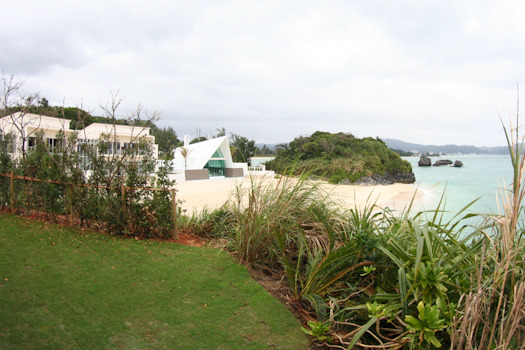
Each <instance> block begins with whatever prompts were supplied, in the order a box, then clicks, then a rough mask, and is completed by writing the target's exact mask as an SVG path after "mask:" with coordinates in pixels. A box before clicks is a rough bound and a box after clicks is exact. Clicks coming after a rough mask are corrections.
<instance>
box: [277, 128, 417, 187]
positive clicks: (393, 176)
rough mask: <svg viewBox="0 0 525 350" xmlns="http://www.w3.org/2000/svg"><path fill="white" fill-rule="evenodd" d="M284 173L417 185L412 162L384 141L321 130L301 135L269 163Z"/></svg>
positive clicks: (336, 180)
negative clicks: (383, 180) (391, 148)
mask: <svg viewBox="0 0 525 350" xmlns="http://www.w3.org/2000/svg"><path fill="white" fill-rule="evenodd" d="M267 167H268V168H269V169H272V170H275V171H276V172H278V173H280V174H284V173H289V172H290V169H293V171H292V172H291V173H292V174H293V175H298V174H301V173H308V174H309V175H311V176H317V177H320V178H325V179H327V180H328V181H330V182H331V183H340V182H344V181H349V182H351V183H355V182H356V181H358V180H359V179H362V178H365V177H372V176H376V177H377V176H379V177H381V178H383V179H385V181H387V182H388V181H394V182H407V183H413V182H414V181H415V178H414V176H413V173H412V166H411V165H410V163H409V162H407V161H405V160H403V159H401V157H400V156H399V155H398V154H397V153H395V152H394V151H392V150H390V149H389V148H388V147H387V146H386V145H385V143H384V142H383V141H381V140H380V139H374V138H371V137H366V138H363V139H359V138H356V137H354V136H353V135H352V134H347V133H342V132H340V133H337V134H331V133H328V132H320V131H317V132H315V133H313V134H312V135H311V136H306V137H305V136H301V137H298V138H296V139H294V140H293V141H292V142H290V143H289V144H288V145H283V146H282V147H280V148H279V150H278V153H277V157H276V158H275V159H274V160H273V161H271V162H269V163H267Z"/></svg>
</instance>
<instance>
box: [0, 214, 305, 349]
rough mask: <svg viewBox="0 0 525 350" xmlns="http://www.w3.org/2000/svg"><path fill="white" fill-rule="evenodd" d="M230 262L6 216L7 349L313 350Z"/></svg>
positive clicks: (1, 343) (3, 320)
mask: <svg viewBox="0 0 525 350" xmlns="http://www.w3.org/2000/svg"><path fill="white" fill-rule="evenodd" d="M307 347H308V339H307V338H306V337H305V336H304V334H303V333H302V332H301V330H300V324H299V322H298V321H297V320H296V319H295V318H294V317H293V316H292V315H291V313H290V312H288V311H287V310H286V309H285V308H284V307H283V306H282V305H281V304H280V303H279V302H278V301H277V300H275V299H274V298H272V297H271V296H270V295H269V294H268V293H267V292H266V291H265V290H264V289H263V288H262V287H260V286H259V285H258V284H257V283H256V282H255V281H253V280H252V279H251V278H250V276H249V274H248V272H247V271H246V269H245V268H244V267H243V266H242V265H239V264H238V263H237V262H236V261H235V260H234V259H232V258H231V257H230V256H229V255H228V254H227V253H224V252H222V251H220V250H218V249H214V248H195V247H187V246H181V245H177V244H173V243H171V244H170V243H163V242H153V241H135V240H132V239H122V238H118V237H111V236H107V235H103V234H96V233H88V232H82V231H80V230H77V229H69V228H64V227H59V226H56V225H52V224H48V223H41V222H35V221H32V220H29V219H26V218H21V217H16V216H13V215H8V214H3V213H0V348H1V349H5V348H7V349H11V348H16V349H37V348H38V349H46V348H47V349H106V348H107V349H112V348H122V349H267V348H280V349H305V348H307Z"/></svg>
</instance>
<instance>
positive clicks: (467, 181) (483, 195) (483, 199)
mask: <svg viewBox="0 0 525 350" xmlns="http://www.w3.org/2000/svg"><path fill="white" fill-rule="evenodd" d="M403 159H406V160H408V161H409V162H410V163H411V164H412V169H413V172H414V175H415V176H416V183H415V185H416V186H419V188H421V189H422V190H423V191H424V192H425V198H424V200H423V202H422V207H416V209H424V210H432V209H435V208H437V206H438V203H439V200H440V199H441V196H442V195H443V194H444V209H445V210H446V211H447V212H450V214H448V217H451V216H452V215H453V214H454V213H457V212H458V211H460V210H461V209H462V208H464V207H465V206H466V205H467V204H469V203H470V202H472V201H474V200H476V202H475V203H474V204H473V205H472V206H471V207H469V208H468V210H467V212H469V213H478V214H493V213H498V199H497V198H498V197H499V196H500V195H499V189H500V188H501V187H502V186H505V187H506V188H509V186H510V185H511V183H512V165H511V161H510V157H509V156H508V155H507V156H491V155H465V156H443V157H431V159H432V164H433V163H434V162H435V161H436V160H438V159H450V160H451V161H452V162H454V161H456V160H460V161H462V162H463V167H461V168H454V167H451V166H442V167H434V166H430V167H420V166H418V165H417V162H418V161H419V157H403ZM500 204H501V203H500Z"/></svg>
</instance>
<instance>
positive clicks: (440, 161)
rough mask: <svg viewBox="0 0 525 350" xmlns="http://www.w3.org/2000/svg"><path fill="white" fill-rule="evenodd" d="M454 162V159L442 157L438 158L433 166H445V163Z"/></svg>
mask: <svg viewBox="0 0 525 350" xmlns="http://www.w3.org/2000/svg"><path fill="white" fill-rule="evenodd" d="M449 164H452V161H451V160H449V159H440V160H437V161H436V162H435V163H434V164H433V165H432V166H443V165H449Z"/></svg>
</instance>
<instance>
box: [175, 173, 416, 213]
mask: <svg viewBox="0 0 525 350" xmlns="http://www.w3.org/2000/svg"><path fill="white" fill-rule="evenodd" d="M255 181H263V182H264V184H265V185H266V184H270V185H276V184H277V183H278V180H277V179H270V178H263V179H256V180H255ZM250 183H251V179H250V178H248V177H246V178H241V179H239V178H237V179H231V178H225V179H224V178H221V179H212V180H200V181H187V182H181V183H178V184H177V185H176V188H177V190H178V192H177V198H178V199H179V200H181V201H182V209H183V210H185V211H186V213H187V214H191V213H194V212H196V213H199V212H201V211H202V210H203V209H204V208H205V207H206V208H208V209H215V208H219V207H221V206H222V205H224V204H225V203H226V202H227V201H228V200H229V199H230V198H231V197H232V193H233V191H234V190H235V189H236V188H238V187H239V186H240V187H241V188H246V187H248V186H250ZM319 185H320V188H321V189H322V191H323V192H325V193H327V194H329V196H330V197H329V198H330V199H331V200H332V201H334V202H335V203H337V204H338V205H339V204H340V205H341V207H342V208H347V209H350V208H354V207H355V206H357V207H358V208H363V207H364V206H365V205H366V204H367V203H376V205H377V206H379V207H380V208H385V207H389V208H390V209H393V210H398V211H399V210H403V208H405V207H406V206H407V204H408V203H409V202H410V201H411V200H412V198H414V203H415V205H416V206H418V205H419V204H421V203H422V201H423V197H424V193H423V191H420V190H418V189H417V188H416V186H414V185H408V184H393V185H377V186H352V185H332V184H328V183H326V182H321V183H320V184H319Z"/></svg>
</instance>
